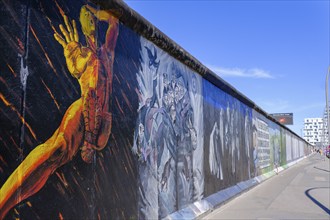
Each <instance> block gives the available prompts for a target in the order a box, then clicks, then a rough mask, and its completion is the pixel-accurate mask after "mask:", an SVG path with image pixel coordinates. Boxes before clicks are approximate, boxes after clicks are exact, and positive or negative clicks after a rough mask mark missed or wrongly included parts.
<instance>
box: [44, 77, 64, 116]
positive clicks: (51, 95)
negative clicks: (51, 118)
mask: <svg viewBox="0 0 330 220" xmlns="http://www.w3.org/2000/svg"><path fill="white" fill-rule="evenodd" d="M41 82H42V84H44V86H45V87H46V89H47V91H48V93H49V95H50V97H52V99H53V100H54V103H55V105H56V107H57V109H58V110H60V105H59V104H58V103H57V101H56V99H55V97H54V95H53V93H52V92H51V91H50V89H49V88H48V86H47V85H46V83H45V82H44V81H43V80H41Z"/></svg>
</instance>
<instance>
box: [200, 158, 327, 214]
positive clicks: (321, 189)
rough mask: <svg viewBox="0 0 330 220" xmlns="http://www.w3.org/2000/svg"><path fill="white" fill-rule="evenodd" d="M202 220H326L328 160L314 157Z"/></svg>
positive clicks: (258, 186) (281, 173) (260, 185)
mask: <svg viewBox="0 0 330 220" xmlns="http://www.w3.org/2000/svg"><path fill="white" fill-rule="evenodd" d="M202 219H324V220H326V219H327V220H330V160H329V159H328V158H326V157H325V156H322V157H321V155H320V154H314V155H312V156H310V157H308V158H306V159H304V160H302V161H301V162H299V163H298V164H296V165H294V166H292V167H290V168H288V169H287V170H284V171H282V172H280V173H279V174H278V175H276V176H274V177H272V178H270V179H268V180H266V181H265V182H263V183H261V184H259V185H257V186H256V187H254V188H253V189H251V190H249V191H247V192H246V193H243V194H242V195H241V196H239V197H237V198H235V199H233V200H231V201H230V202H228V203H227V204H225V205H223V206H221V207H220V208H218V209H215V210H214V211H213V212H211V213H209V214H208V215H206V216H204V217H202Z"/></svg>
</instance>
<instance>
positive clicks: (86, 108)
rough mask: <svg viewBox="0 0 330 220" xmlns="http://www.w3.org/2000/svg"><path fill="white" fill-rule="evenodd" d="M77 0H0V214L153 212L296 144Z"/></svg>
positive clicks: (188, 200)
mask: <svg viewBox="0 0 330 220" xmlns="http://www.w3.org/2000/svg"><path fill="white" fill-rule="evenodd" d="M116 10H118V9H111V8H101V7H100V6H99V5H95V4H93V3H91V2H88V1H82V0H80V1H64V0H56V1H55V0H54V1H38V0H31V1H28V2H25V1H9V0H1V1H0V11H1V19H0V24H1V25H0V41H1V42H2V44H1V45H0V48H1V51H3V52H2V53H1V54H0V85H1V86H0V88H1V90H0V124H1V126H0V134H1V136H0V174H1V175H0V187H1V188H0V219H13V218H15V219H160V218H164V217H166V216H168V215H170V214H171V213H173V212H175V211H177V210H180V209H183V208H185V207H186V206H187V205H189V204H192V203H194V202H195V201H199V200H201V199H203V198H205V197H207V196H209V195H211V194H213V193H216V192H218V191H219V190H222V189H225V188H227V187H230V186H233V185H235V184H237V183H239V182H241V181H245V180H248V179H251V178H254V177H256V176H258V175H260V174H262V173H264V172H267V171H270V170H272V169H274V168H276V167H278V166H281V165H284V164H286V163H287V162H290V161H292V160H295V159H297V158H299V157H302V156H304V155H306V154H307V153H308V152H307V150H306V149H307V145H306V144H304V142H302V141H301V140H299V139H298V138H297V137H295V136H294V135H292V134H291V133H290V132H289V131H287V130H285V129H284V128H282V127H280V126H279V125H278V124H276V123H274V122H273V121H270V120H269V119H268V118H266V117H265V116H264V115H262V114H261V113H259V112H256V111H255V110H254V109H251V108H250V107H248V106H247V105H245V104H244V103H242V102H241V101H239V100H238V99H237V98H234V97H233V96H231V95H230V94H228V93H226V92H224V91H222V90H221V89H219V88H218V87H216V86H215V85H213V84H212V83H211V82H209V81H207V80H206V79H204V78H203V77H202V76H201V75H200V74H198V73H196V72H195V71H194V70H192V69H190V68H188V67H187V66H185V65H184V64H182V63H180V62H179V61H178V60H177V59H175V58H174V57H172V56H170V55H169V54H168V53H166V52H165V51H164V50H162V49H161V48H159V47H157V46H156V45H155V44H154V43H152V42H151V41H149V40H147V39H145V38H144V37H142V36H140V35H138V34H137V33H135V32H134V31H133V30H131V29H130V28H128V27H127V26H125V25H124V24H123V23H121V22H120V21H119V20H118V19H117V18H116V14H118V13H119V12H118V11H116Z"/></svg>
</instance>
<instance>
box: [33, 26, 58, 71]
mask: <svg viewBox="0 0 330 220" xmlns="http://www.w3.org/2000/svg"><path fill="white" fill-rule="evenodd" d="M30 30H31V31H32V34H33V36H34V38H35V39H36V40H37V42H38V44H39V46H40V48H41V50H42V51H43V52H44V54H45V57H46V59H47V61H48V64H49V65H50V67H51V68H52V69H53V71H54V73H55V74H56V76H58V74H57V71H56V69H55V67H54V65H53V62H52V61H51V60H50V58H49V56H48V54H47V52H46V51H45V49H44V47H43V46H42V44H41V42H40V40H39V38H38V37H37V34H36V33H35V31H34V29H33V28H32V26H31V25H30Z"/></svg>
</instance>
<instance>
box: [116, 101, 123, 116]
mask: <svg viewBox="0 0 330 220" xmlns="http://www.w3.org/2000/svg"><path fill="white" fill-rule="evenodd" d="M116 103H117V106H118V108H119V110H120V112H121V113H122V114H123V115H124V111H123V109H122V108H121V107H120V104H119V102H118V99H117V98H116Z"/></svg>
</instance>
